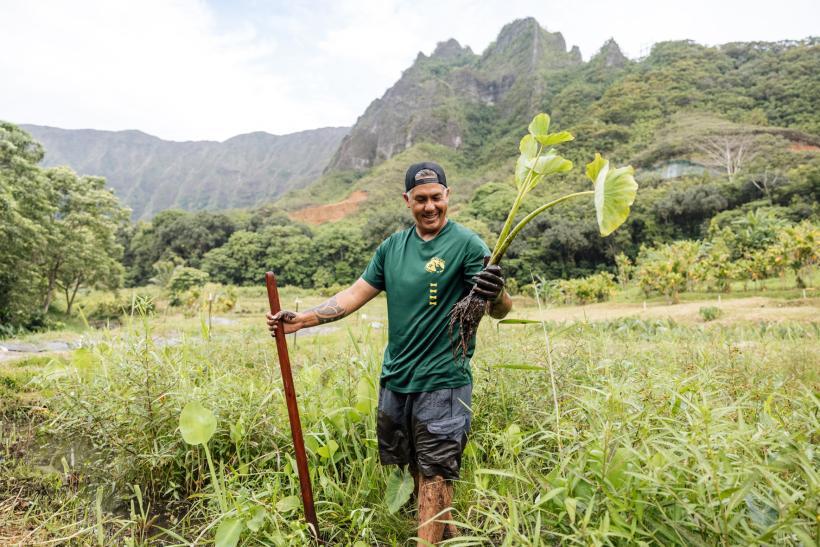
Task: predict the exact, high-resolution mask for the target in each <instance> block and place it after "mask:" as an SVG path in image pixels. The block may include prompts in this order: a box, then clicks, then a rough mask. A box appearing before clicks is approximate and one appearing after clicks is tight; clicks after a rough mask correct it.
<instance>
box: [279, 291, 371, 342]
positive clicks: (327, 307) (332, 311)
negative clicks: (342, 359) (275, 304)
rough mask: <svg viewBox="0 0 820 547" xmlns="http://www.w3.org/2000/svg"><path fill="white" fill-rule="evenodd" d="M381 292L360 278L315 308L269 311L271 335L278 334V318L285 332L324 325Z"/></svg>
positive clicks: (348, 313) (349, 312)
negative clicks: (300, 310) (273, 312)
mask: <svg viewBox="0 0 820 547" xmlns="http://www.w3.org/2000/svg"><path fill="white" fill-rule="evenodd" d="M377 294H379V290H378V289H376V288H375V287H373V286H371V285H370V283H368V282H367V281H365V280H364V279H361V278H359V279H358V280H357V281H356V282H355V283H354V284H353V285H351V286H350V287H348V288H347V289H345V290H343V291H341V292H339V293H337V294H336V295H335V296H333V297H331V298H329V299H328V300H326V301H325V302H322V303H321V304H319V305H318V306H316V307H315V308H311V309H309V310H305V311H303V312H299V313H294V312H292V311H286V310H282V311H280V312H279V313H277V314H276V315H272V314H270V313H268V314H267V315H266V316H265V317H266V318H267V322H268V330H269V331H270V333H271V336H276V330H277V325H278V320H279V319H282V322H283V325H284V328H285V334H290V333H291V332H296V331H297V330H299V329H304V328H306V327H314V326H316V325H323V324H325V323H330V322H331V321H338V320H339V319H341V318H342V317H345V316H347V315H350V314H351V313H353V312H354V311H356V310H358V309H359V308H361V307H362V306H364V305H365V304H366V303H367V302H368V301H370V299H372V298H373V297H374V296H376V295H377Z"/></svg>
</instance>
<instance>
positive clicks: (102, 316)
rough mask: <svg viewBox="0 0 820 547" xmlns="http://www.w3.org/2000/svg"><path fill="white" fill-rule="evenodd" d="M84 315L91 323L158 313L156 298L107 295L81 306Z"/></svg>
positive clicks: (142, 295)
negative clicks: (124, 316) (133, 315)
mask: <svg viewBox="0 0 820 547" xmlns="http://www.w3.org/2000/svg"><path fill="white" fill-rule="evenodd" d="M81 309H82V312H83V315H85V317H86V319H88V320H90V321H110V320H113V319H119V318H120V317H122V316H123V315H130V314H132V313H134V314H144V315H153V314H154V313H156V302H155V300H154V297H152V296H150V295H147V294H133V295H119V296H117V295H114V294H107V295H105V296H103V297H101V298H97V299H94V300H93V301H92V302H90V303H87V304H84V305H82V306H81Z"/></svg>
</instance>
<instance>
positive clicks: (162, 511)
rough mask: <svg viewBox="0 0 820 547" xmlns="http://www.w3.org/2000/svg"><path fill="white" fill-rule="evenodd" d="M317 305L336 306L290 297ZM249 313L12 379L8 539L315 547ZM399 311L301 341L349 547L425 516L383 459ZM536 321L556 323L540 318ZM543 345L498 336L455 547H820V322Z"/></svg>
mask: <svg viewBox="0 0 820 547" xmlns="http://www.w3.org/2000/svg"><path fill="white" fill-rule="evenodd" d="M297 294H298V295H299V297H300V298H304V299H307V300H308V301H310V302H313V301H316V302H318V301H319V300H320V297H318V296H310V295H305V294H303V293H292V292H286V293H283V297H284V298H285V300H286V301H291V300H292V299H293V298H294V297H295V296H296V295H297ZM815 305H816V302H815ZM238 308H239V309H241V310H248V311H252V312H253V315H252V316H250V317H243V315H242V314H241V313H238V312H233V313H232V314H230V315H229V316H228V317H230V318H231V319H232V320H234V321H236V323H234V324H230V325H220V326H218V327H215V328H214V330H212V331H211V332H209V333H205V332H203V331H202V329H201V325H200V322H199V320H198V319H197V318H191V319H184V318H182V317H180V316H179V315H178V314H174V313H173V309H172V308H168V307H167V302H166V301H164V300H159V301H158V302H157V311H156V313H155V315H153V316H147V315H140V314H139V313H134V314H133V315H132V316H129V317H128V318H127V320H126V321H125V323H124V327H123V328H122V329H120V330H112V331H101V332H99V333H97V334H96V335H94V337H93V339H88V340H87V341H86V342H85V346H84V347H83V348H81V349H78V350H75V351H74V352H73V354H72V355H70V356H66V357H59V358H57V357H54V358H46V359H43V358H34V359H28V360H24V361H16V362H10V363H3V364H0V378H2V382H0V386H1V387H0V389H1V390H3V391H2V393H3V407H2V414H0V416H2V418H1V419H2V426H1V427H0V440H2V442H0V456H1V457H0V499H3V500H6V501H4V502H3V503H2V504H0V522H2V524H0V538H2V540H3V541H4V542H8V543H17V542H23V543H26V542H28V543H38V542H47V541H52V542H60V541H73V542H76V543H78V544H100V545H112V544H134V545H149V544H150V545H153V544H157V543H158V542H160V541H165V542H167V543H171V544H192V543H195V544H201V543H203V542H209V541H213V540H215V539H218V540H220V541H225V542H226V543H224V544H226V545H235V544H236V542H237V541H238V542H241V543H242V544H246V545H251V544H258V543H264V544H270V545H293V544H300V543H303V542H305V541H306V540H307V538H308V537H309V532H308V530H307V528H306V525H305V524H304V521H303V520H302V518H301V505H300V502H299V498H298V495H299V483H298V479H297V477H296V474H295V471H294V469H295V463H294V462H293V460H292V456H291V454H292V447H291V440H290V434H289V430H288V426H287V413H286V408H285V405H284V400H283V394H282V386H281V383H280V381H279V379H278V372H277V370H276V364H275V354H274V350H273V345H272V343H271V341H270V338H269V337H268V336H267V334H266V333H265V332H264V325H261V324H260V321H259V319H258V318H259V317H260V316H261V312H262V310H264V309H265V300H264V293H263V289H262V288H261V287H260V288H256V289H253V290H251V289H241V291H240V300H239V302H238ZM385 308H386V306H385V301H384V299H383V298H377V299H376V300H375V301H374V302H372V303H371V304H369V305H368V306H367V307H365V308H363V309H362V310H361V311H360V312H359V314H358V315H357V316H354V317H350V318H348V319H347V320H346V323H340V324H339V328H337V329H336V330H327V331H320V332H317V333H313V334H305V335H304V336H301V335H300V336H299V338H298V345H297V347H296V348H295V349H294V348H293V345H291V346H292V347H291V356H292V360H293V363H294V372H295V381H296V386H297V390H298V393H299V400H300V411H301V414H302V421H303V427H304V431H305V437H306V444H307V449H308V455H309V459H310V468H311V472H312V474H313V476H312V479H313V484H314V488H315V497H316V500H317V506H316V507H317V512H318V517H319V520H320V525H321V528H322V530H323V531H324V532H325V534H326V537H325V539H326V540H328V541H329V542H330V543H332V544H343V545H373V544H387V545H391V544H396V545H402V544H405V543H406V542H407V541H408V540H409V538H411V537H412V536H413V535H414V528H413V526H414V512H413V511H414V510H413V508H412V506H410V505H409V504H407V505H404V506H398V505H397V504H398V503H399V501H400V500H402V499H406V496H405V495H404V494H406V489H407V487H408V483H407V481H406V480H404V479H403V477H402V476H401V474H396V473H394V471H393V470H391V469H390V468H383V467H381V466H380V465H379V464H378V456H377V451H376V446H375V443H374V441H373V439H374V431H375V407H376V393H377V378H378V370H379V366H380V362H381V351H382V349H383V347H384V330H383V328H379V327H377V326H374V323H373V321H374V319H375V320H380V319H381V318H383V317H384V314H385ZM516 310H517V314H518V315H519V316H522V317H535V318H537V317H538V310H537V308H536V307H534V303H533V301H532V300H519V301H518V302H517V304H516ZM169 313H170V315H169ZM807 317H810V315H807ZM545 327H546V332H547V333H548V335H549V339H548V342H547V345H546V346H545V338H544V331H543V330H542V327H541V325H519V326H514V325H497V326H496V325H493V324H491V323H490V322H486V323H485V325H484V326H483V327H481V330H480V332H479V341H478V351H477V353H476V356H475V358H474V366H475V378H476V380H475V381H476V385H475V395H474V405H473V411H474V418H473V428H472V434H471V440H470V443H469V445H468V448H467V451H466V453H465V460H464V471H463V474H462V478H461V481H460V484H459V486H458V488H456V499H455V500H454V504H455V509H456V512H455V514H454V515H455V519H456V520H457V521H458V522H459V526H460V528H461V530H462V533H463V534H464V536H463V537H461V538H458V539H456V540H452V541H450V542H449V543H448V545H454V546H455V545H476V544H486V545H489V544H509V545H536V544H553V543H567V544H579V545H588V544H600V545H607V544H613V545H615V544H638V543H640V542H645V543H647V544H650V545H693V544H724V543H725V544H784V545H801V544H802V545H810V544H812V542H814V541H816V539H817V537H818V534H820V529H818V521H817V518H816V516H817V514H818V511H820V506H818V499H820V478H818V474H817V469H818V465H820V460H819V459H818V454H820V451H818V444H820V437H818V431H820V428H819V427H818V423H817V415H816V411H817V399H816V394H815V392H816V390H817V386H818V385H820V377H819V376H818V370H817V367H816V366H814V365H813V362H814V360H815V359H814V356H815V355H816V354H817V352H818V350H820V343H818V342H819V340H820V331H818V328H817V325H816V324H815V323H812V322H809V321H804V322H780V323H766V322H744V321H740V322H731V323H726V322H724V321H720V322H717V321H714V322H709V323H705V324H704V323H702V322H701V321H700V320H699V319H698V318H697V311H695V312H694V317H692V319H691V320H690V321H687V322H675V321H672V320H641V319H633V318H623V319H616V320H609V321H602V322H586V321H584V322H577V323H549V322H548V323H547V324H546V325H545ZM305 341H309V343H305ZM237 348H241V351H237ZM547 349H549V350H550V351H549V355H550V359H551V361H552V365H553V367H554V372H555V387H554V388H553V387H552V384H551V382H550V379H549V375H548V363H547V361H548V357H547V352H546V350H547ZM553 395H554V396H555V397H556V400H557V403H558V408H559V413H558V418H559V419H558V422H557V423H556V421H555V419H554V417H555V416H554V408H553V403H552V399H553ZM188 443H199V444H202V446H201V447H200V446H199V445H198V444H197V445H196V446H192V445H191V444H188ZM69 538H70V539H69ZM357 542H359V543H357Z"/></svg>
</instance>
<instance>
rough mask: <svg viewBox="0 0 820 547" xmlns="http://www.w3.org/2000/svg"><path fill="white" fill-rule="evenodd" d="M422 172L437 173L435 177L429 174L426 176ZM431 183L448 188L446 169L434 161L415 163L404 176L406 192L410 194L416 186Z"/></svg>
mask: <svg viewBox="0 0 820 547" xmlns="http://www.w3.org/2000/svg"><path fill="white" fill-rule="evenodd" d="M421 171H432V172H433V173H435V176H432V175H429V174H427V175H426V176H425V174H424V173H421ZM430 182H437V183H439V184H441V185H443V186H447V177H446V176H445V175H444V169H442V168H441V165H439V164H437V163H434V162H432V161H423V162H421V163H414V164H413V165H411V166H410V167H409V168H408V169H407V173H406V174H405V175H404V191H405V192H409V191H410V190H411V189H412V188H413V187H414V186H418V185H419V184H427V183H430Z"/></svg>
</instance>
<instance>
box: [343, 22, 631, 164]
mask: <svg viewBox="0 0 820 547" xmlns="http://www.w3.org/2000/svg"><path fill="white" fill-rule="evenodd" d="M616 47H617V46H616ZM581 63H582V60H581V53H580V51H579V50H578V48H577V47H573V48H572V49H571V50H569V51H567V47H566V43H565V41H564V37H563V36H562V35H561V33H559V32H554V33H553V32H547V31H546V30H544V29H543V28H542V27H541V26H540V25H539V24H538V22H537V21H536V20H535V19H533V18H526V19H519V20H517V21H513V22H512V23H509V24H508V25H506V26H504V28H503V29H502V30H501V32H500V33H499V35H498V38H497V39H496V41H495V42H493V43H492V44H490V46H488V47H487V49H486V50H485V51H484V53H483V54H481V55H476V54H475V53H473V52H472V51H471V50H470V48H469V47H462V46H461V45H460V44H459V43H458V42H457V41H456V40H453V39H450V40H448V41H446V42H441V43H439V44H438V46H437V47H436V49H435V51H433V53H432V55H430V56H429V57H428V56H426V55H424V54H423V53H419V55H418V57H417V58H416V61H415V62H414V63H413V65H412V66H411V67H410V68H408V69H407V70H406V71H404V73H403V74H402V76H401V78H400V79H399V81H397V82H396V83H395V85H393V87H391V88H390V89H388V90H387V92H386V93H385V94H384V96H383V97H381V98H380V99H376V100H375V101H373V102H372V103H371V104H370V106H369V107H368V108H367V110H366V111H365V112H364V114H363V115H362V116H361V117H360V118H359V119H358V120H357V122H356V124H355V125H354V126H353V128H352V129H351V131H350V134H349V135H348V136H347V137H345V138H344V140H343V141H342V144H341V146H340V147H339V150H338V151H337V152H336V154H335V155H334V156H333V159H332V160H331V162H330V163H329V164H328V167H327V170H328V171H330V170H334V169H367V168H369V167H372V166H374V165H376V164H378V163H380V162H382V161H384V160H386V159H388V158H390V157H392V156H394V155H396V154H398V153H399V152H401V151H402V150H405V149H407V148H409V147H411V146H412V145H413V144H416V143H418V142H431V143H437V144H443V145H445V146H449V147H452V148H456V149H459V148H461V147H462V145H463V143H464V137H465V131H466V127H467V125H468V123H467V121H466V119H465V118H466V115H467V112H468V111H469V109H470V108H471V107H473V106H481V105H483V106H491V107H494V108H496V109H497V110H498V112H499V113H500V114H501V115H506V116H513V115H519V116H523V117H526V116H527V115H529V114H530V113H533V112H535V111H536V110H537V106H538V104H539V102H540V100H539V98H540V95H541V94H542V92H543V89H540V88H539V85H538V84H539V82H541V80H542V78H543V75H544V73H545V72H547V71H550V70H558V69H563V68H566V67H571V66H575V65H580V64H581Z"/></svg>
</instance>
